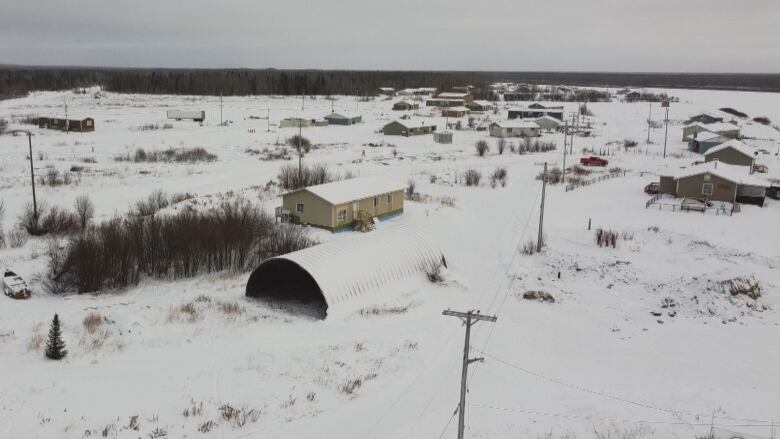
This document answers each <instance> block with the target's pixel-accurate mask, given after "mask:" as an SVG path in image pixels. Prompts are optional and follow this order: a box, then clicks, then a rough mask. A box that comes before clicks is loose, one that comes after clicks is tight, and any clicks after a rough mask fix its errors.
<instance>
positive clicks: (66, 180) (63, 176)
mask: <svg viewBox="0 0 780 439" xmlns="http://www.w3.org/2000/svg"><path fill="white" fill-rule="evenodd" d="M71 183H73V178H72V177H71V174H70V172H62V173H60V171H58V170H56V169H54V168H49V170H48V171H46V175H44V176H41V177H40V178H38V184H40V185H41V186H51V187H57V186H68V185H70V184H71Z"/></svg>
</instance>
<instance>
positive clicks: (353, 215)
mask: <svg viewBox="0 0 780 439" xmlns="http://www.w3.org/2000/svg"><path fill="white" fill-rule="evenodd" d="M403 211H404V186H403V185H402V184H400V183H398V182H396V181H395V180H392V179H389V178H386V177H366V178H352V179H347V180H341V181H336V182H332V183H325V184H319V185H316V186H309V187H306V188H303V189H298V190H294V191H291V192H287V193H286V194H283V195H282V206H281V207H280V208H277V215H278V216H282V215H283V214H287V215H288V216H289V217H290V218H291V220H292V222H293V223H295V224H305V225H310V226H313V227H318V228H321V229H325V230H330V231H332V232H333V231H338V230H343V229H347V228H354V227H355V226H357V225H368V224H370V223H373V222H374V221H373V220H374V219H375V218H376V219H384V218H387V217H390V216H395V215H400V214H401V213H403Z"/></svg>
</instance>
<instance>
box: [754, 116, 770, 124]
mask: <svg viewBox="0 0 780 439" xmlns="http://www.w3.org/2000/svg"><path fill="white" fill-rule="evenodd" d="M753 121H754V122H758V123H760V124H761V125H769V124H771V123H772V121H771V120H769V118H768V117H766V116H758V117H754V118H753Z"/></svg>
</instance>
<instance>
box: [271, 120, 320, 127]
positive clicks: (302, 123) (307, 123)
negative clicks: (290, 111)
mask: <svg viewBox="0 0 780 439" xmlns="http://www.w3.org/2000/svg"><path fill="white" fill-rule="evenodd" d="M314 123H315V120H314V119H303V118H301V117H288V118H285V119H282V120H280V121H279V128H308V127H311V126H314Z"/></svg>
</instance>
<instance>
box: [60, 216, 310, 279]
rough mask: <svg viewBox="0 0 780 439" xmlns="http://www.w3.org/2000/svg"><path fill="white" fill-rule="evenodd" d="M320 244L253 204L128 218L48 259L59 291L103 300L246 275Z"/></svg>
mask: <svg viewBox="0 0 780 439" xmlns="http://www.w3.org/2000/svg"><path fill="white" fill-rule="evenodd" d="M313 244H314V241H313V240H312V239H311V238H309V236H308V234H307V232H306V230H305V229H302V228H299V227H295V226H291V225H286V224H282V225H277V224H275V223H274V220H273V218H272V217H271V216H270V215H268V214H266V213H264V212H262V211H261V210H259V209H257V208H256V207H254V206H253V205H251V204H250V203H248V202H243V201H233V202H225V203H223V204H222V205H220V206H219V207H217V208H214V209H211V210H208V211H205V212H197V211H193V210H189V209H187V210H182V211H180V212H178V213H176V214H173V215H152V216H128V217H126V218H114V219H112V220H109V221H106V222H103V223H101V224H98V225H94V226H90V227H89V228H87V229H86V230H84V231H83V232H82V233H79V234H77V235H73V236H71V237H70V239H69V241H68V242H67V244H66V246H65V247H64V248H62V249H61V250H59V251H58V250H57V249H56V248H55V249H53V250H52V251H50V254H49V259H50V261H49V265H50V267H49V270H50V273H49V275H50V276H49V277H50V279H51V280H52V283H53V284H55V286H56V288H55V290H56V291H61V292H65V291H74V292H78V293H86V292H97V291H100V290H103V289H106V288H122V287H127V286H131V285H135V284H137V283H138V281H139V280H140V278H141V276H149V277H153V278H158V279H177V278H186V277H193V276H196V275H198V274H201V273H208V272H214V271H223V270H234V271H247V270H249V269H251V268H253V267H255V266H257V264H258V263H259V262H260V261H262V260H263V259H266V258H268V257H271V256H276V255H279V254H284V253H288V252H291V251H295V250H300V249H302V248H305V247H309V246H311V245H313Z"/></svg>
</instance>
